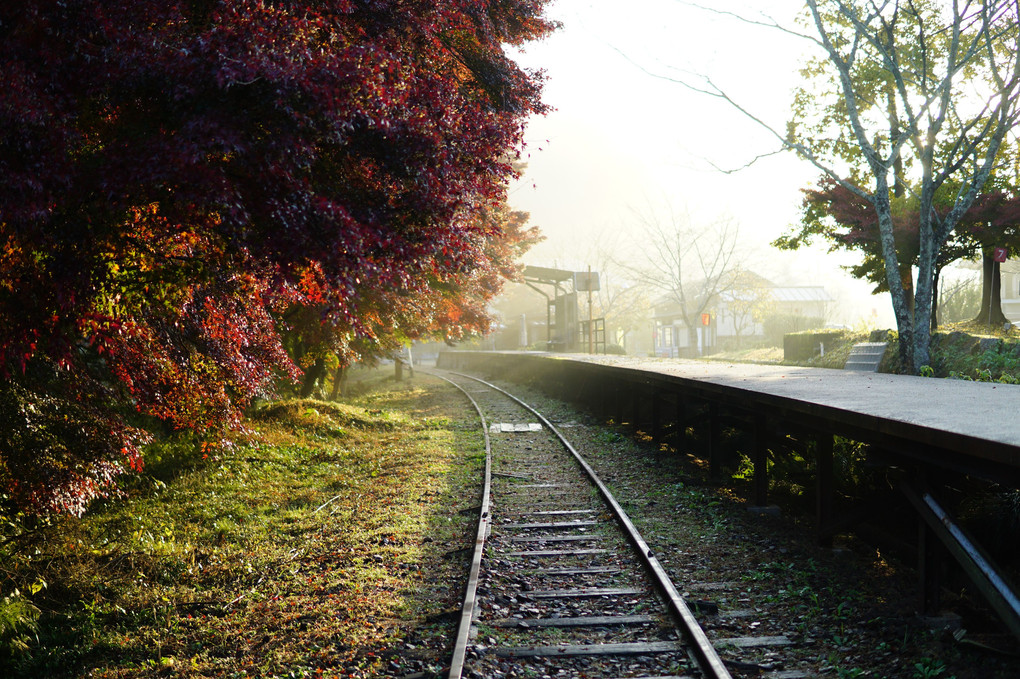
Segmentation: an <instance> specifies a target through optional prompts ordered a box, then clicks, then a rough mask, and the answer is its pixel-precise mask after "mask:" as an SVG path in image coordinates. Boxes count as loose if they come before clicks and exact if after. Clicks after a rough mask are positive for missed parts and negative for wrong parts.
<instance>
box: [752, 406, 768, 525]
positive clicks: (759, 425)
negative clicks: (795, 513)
mask: <svg viewBox="0 0 1020 679" xmlns="http://www.w3.org/2000/svg"><path fill="white" fill-rule="evenodd" d="M766 434H767V431H766V422H765V417H764V416H763V415H755V416H754V450H753V451H752V456H751V463H752V465H753V466H754V504H756V505H757V506H759V507H764V506H765V505H767V504H768V503H769V472H768V459H769V455H768V440H767V435H766Z"/></svg>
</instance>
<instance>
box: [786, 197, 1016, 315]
mask: <svg viewBox="0 0 1020 679" xmlns="http://www.w3.org/2000/svg"><path fill="white" fill-rule="evenodd" d="M804 194H805V198H804V203H803V213H802V215H803V216H802V219H801V223H800V224H799V225H798V226H796V227H794V228H793V229H791V230H790V231H789V232H788V233H786V234H784V235H783V236H781V237H780V238H778V239H776V240H775V241H773V245H774V246H776V247H778V248H781V249H790V250H794V249H797V248H799V247H801V246H802V245H807V244H809V243H811V242H812V241H813V240H815V239H821V240H824V241H827V242H828V243H829V246H830V251H835V250H846V251H855V252H860V253H861V254H862V259H861V262H860V263H859V264H855V265H851V266H848V267H847V269H848V270H849V271H850V273H851V274H852V275H853V276H855V277H857V278H862V279H865V280H868V281H869V282H871V283H872V284H874V286H875V288H874V290H875V292H888V290H889V287H888V277H887V276H886V273H885V260H884V258H883V255H882V248H881V233H880V230H879V225H878V217H877V215H876V213H875V211H874V209H873V208H872V206H871V204H870V203H868V202H867V201H865V200H864V199H862V198H861V197H860V196H858V195H857V194H855V193H853V192H852V191H849V190H847V189H846V188H845V187H843V186H841V185H840V184H838V183H837V182H835V181H833V180H830V179H823V180H822V181H821V182H820V186H819V188H818V189H812V190H807V191H805V192H804ZM949 202H950V201H949V200H939V201H937V204H936V205H935V206H934V209H935V210H937V211H939V212H940V213H941V212H945V211H947V210H948V209H949V206H948V205H947V203H949ZM892 220H893V236H894V239H895V242H896V248H897V252H898V253H899V262H900V267H901V270H900V278H901V280H902V282H903V287H904V290H905V294H906V295H907V297H908V300H909V302H910V303H911V304H912V303H913V286H912V282H911V279H910V274H911V268H912V267H913V266H915V265H916V263H917V257H918V250H917V244H918V237H917V226H918V223H919V217H918V214H917V201H916V198H914V197H902V198H894V199H893V200H892ZM995 247H1007V248H1009V249H1010V250H1012V251H1018V250H1020V198H1018V197H1016V196H1014V195H1012V194H1007V193H1005V192H1002V191H993V190H988V191H984V192H982V193H981V194H980V195H978V196H977V198H976V199H975V200H974V202H973V203H972V204H971V206H970V208H969V209H968V210H967V212H966V213H965V214H964V215H963V216H962V217H961V218H960V220H959V223H958V225H957V227H956V229H955V231H954V232H953V234H952V236H951V237H950V238H949V239H948V240H947V241H946V243H945V244H944V245H943V247H942V248H941V250H940V251H939V257H938V259H937V260H936V265H935V269H934V273H933V275H934V280H933V286H934V287H933V289H934V293H933V294H936V295H937V294H938V282H939V277H940V275H941V272H942V270H943V269H944V268H945V267H946V266H948V265H950V264H952V263H953V262H956V261H958V260H960V259H974V258H982V259H983V260H984V263H985V268H986V269H988V271H986V272H985V275H984V277H983V280H984V282H985V287H984V298H983V302H982V307H981V308H982V309H984V311H983V312H982V313H983V316H982V318H981V320H982V322H985V323H987V322H991V323H993V324H1001V323H1002V322H1003V321H1005V316H1004V315H1003V313H1002V307H1001V303H1000V301H999V296H998V294H997V292H998V291H997V290H995V291H993V290H992V289H991V281H992V280H993V278H994V274H995V272H996V271H997V270H996V269H992V268H991V266H992V265H997V264H998V263H997V262H993V261H992V255H991V251H992V250H993V249H994V248H995ZM937 300H938V297H936V298H935V301H936V302H937ZM989 305H991V306H989ZM990 309H991V311H992V313H991V316H989V310H990ZM937 318H938V316H937V304H933V314H932V318H931V320H932V325H931V327H932V330H934V329H935V325H936V319H937Z"/></svg>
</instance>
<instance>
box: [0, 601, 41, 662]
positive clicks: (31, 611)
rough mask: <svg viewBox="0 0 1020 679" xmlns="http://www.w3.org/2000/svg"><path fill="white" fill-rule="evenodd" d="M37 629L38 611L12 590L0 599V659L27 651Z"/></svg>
mask: <svg viewBox="0 0 1020 679" xmlns="http://www.w3.org/2000/svg"><path fill="white" fill-rule="evenodd" d="M38 629H39V609H38V608H36V607H35V605H33V604H32V602H30V601H29V600H28V599H26V598H25V597H24V596H23V595H22V594H21V592H19V591H18V590H14V591H13V592H12V593H11V594H8V595H7V596H5V597H3V598H2V599H0V658H4V657H10V656H12V655H14V654H16V653H20V652H22V651H25V650H27V648H28V641H29V640H30V639H31V638H33V637H34V636H35V633H36V631H38Z"/></svg>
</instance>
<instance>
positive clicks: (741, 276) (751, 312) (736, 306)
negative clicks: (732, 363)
mask: <svg viewBox="0 0 1020 679" xmlns="http://www.w3.org/2000/svg"><path fill="white" fill-rule="evenodd" d="M725 297H726V305H725V308H726V311H727V313H728V314H729V316H730V319H731V320H732V322H733V335H734V338H735V339H736V343H737V346H738V347H740V346H741V344H742V342H743V337H744V333H745V332H746V331H748V330H753V329H754V327H755V326H756V325H757V324H759V323H761V322H763V321H764V320H765V319H766V318H768V317H769V316H770V315H771V314H772V312H773V310H774V309H775V297H774V295H773V293H772V285H770V284H769V282H768V281H767V280H765V279H764V278H762V277H761V276H758V275H756V274H754V273H752V272H750V271H738V272H737V273H736V274H735V276H734V279H733V283H732V285H731V286H730V289H729V290H728V291H727V293H726V295H725Z"/></svg>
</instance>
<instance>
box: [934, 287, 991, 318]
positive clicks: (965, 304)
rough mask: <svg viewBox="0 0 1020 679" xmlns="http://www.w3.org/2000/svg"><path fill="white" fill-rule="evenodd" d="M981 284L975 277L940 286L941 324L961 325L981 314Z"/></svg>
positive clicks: (939, 308)
mask: <svg viewBox="0 0 1020 679" xmlns="http://www.w3.org/2000/svg"><path fill="white" fill-rule="evenodd" d="M980 310H981V283H980V282H979V281H978V280H977V279H976V278H974V277H973V276H968V277H964V278H959V279H957V280H954V281H952V282H950V283H948V284H945V283H944V284H943V285H941V286H939V307H938V313H939V323H959V322H960V321H966V320H969V319H972V318H974V316H976V315H980V314H981V311H980Z"/></svg>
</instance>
